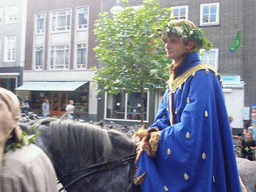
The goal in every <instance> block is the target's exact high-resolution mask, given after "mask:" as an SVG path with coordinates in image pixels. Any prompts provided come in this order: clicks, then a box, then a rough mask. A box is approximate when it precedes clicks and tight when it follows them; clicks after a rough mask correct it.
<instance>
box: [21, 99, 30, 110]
mask: <svg viewBox="0 0 256 192" xmlns="http://www.w3.org/2000/svg"><path fill="white" fill-rule="evenodd" d="M21 107H22V109H23V111H22V113H27V112H28V111H30V108H31V102H30V100H29V97H28V96H26V97H25V101H24V102H23V104H22V106H21Z"/></svg>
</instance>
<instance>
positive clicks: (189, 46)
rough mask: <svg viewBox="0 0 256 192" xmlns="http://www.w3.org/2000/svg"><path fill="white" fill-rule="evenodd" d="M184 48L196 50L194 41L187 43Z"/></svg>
mask: <svg viewBox="0 0 256 192" xmlns="http://www.w3.org/2000/svg"><path fill="white" fill-rule="evenodd" d="M186 47H187V49H188V50H192V49H194V48H196V42H195V41H188V42H187V43H186Z"/></svg>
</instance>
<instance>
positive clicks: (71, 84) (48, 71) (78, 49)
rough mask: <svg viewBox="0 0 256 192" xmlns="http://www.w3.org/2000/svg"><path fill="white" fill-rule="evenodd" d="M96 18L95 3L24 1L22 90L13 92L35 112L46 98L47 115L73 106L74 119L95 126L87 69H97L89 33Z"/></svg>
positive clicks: (92, 37)
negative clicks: (29, 102)
mask: <svg viewBox="0 0 256 192" xmlns="http://www.w3.org/2000/svg"><path fill="white" fill-rule="evenodd" d="M100 12H101V3H100V1H99V0H98V1H97V0H96V1H90V0H85V1H76V0H44V1H40V0H33V1H32V0H28V6H27V26H26V52H25V67H24V73H23V81H24V84H23V86H20V87H18V88H17V89H16V90H17V92H18V93H19V94H20V95H21V96H22V97H25V96H26V95H28V96H29V97H30V100H31V103H32V108H33V110H34V111H35V112H38V113H39V114H40V112H41V106H42V103H43V100H44V99H45V98H48V99H49V100H50V104H51V114H50V115H51V116H62V115H63V114H65V107H66V105H67V103H68V100H74V102H75V106H76V110H75V116H76V117H77V118H80V117H81V118H82V117H83V118H86V119H87V120H96V118H97V117H96V116H97V97H96V96H97V93H96V91H95V90H94V89H93V88H92V87H93V82H92V81H91V79H92V77H93V71H92V69H91V68H92V67H94V66H98V61H97V60H96V58H95V53H94V51H93V48H94V47H95V46H96V41H95V40H96V36H95V35H94V33H93V29H94V23H95V20H96V19H97V18H98V15H99V13H100Z"/></svg>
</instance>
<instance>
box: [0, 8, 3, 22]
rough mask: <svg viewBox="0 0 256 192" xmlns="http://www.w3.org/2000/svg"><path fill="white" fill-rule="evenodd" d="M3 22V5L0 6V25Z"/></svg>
mask: <svg viewBox="0 0 256 192" xmlns="http://www.w3.org/2000/svg"><path fill="white" fill-rule="evenodd" d="M2 24H3V7H0V25H2Z"/></svg>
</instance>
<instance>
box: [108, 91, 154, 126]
mask: <svg viewBox="0 0 256 192" xmlns="http://www.w3.org/2000/svg"><path fill="white" fill-rule="evenodd" d="M145 93H146V94H147V111H146V113H147V114H146V119H145V120H144V122H145V123H146V122H148V120H149V98H150V93H149V91H148V90H145ZM128 95H129V93H125V111H124V119H117V118H107V101H108V93H107V92H105V105H104V119H106V120H116V121H132V122H140V121H141V120H133V119H128V118H127V115H128V105H127V104H128Z"/></svg>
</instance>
